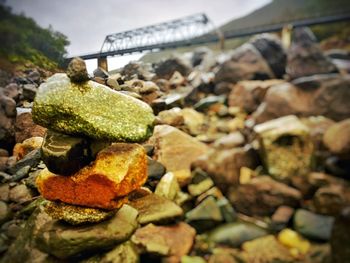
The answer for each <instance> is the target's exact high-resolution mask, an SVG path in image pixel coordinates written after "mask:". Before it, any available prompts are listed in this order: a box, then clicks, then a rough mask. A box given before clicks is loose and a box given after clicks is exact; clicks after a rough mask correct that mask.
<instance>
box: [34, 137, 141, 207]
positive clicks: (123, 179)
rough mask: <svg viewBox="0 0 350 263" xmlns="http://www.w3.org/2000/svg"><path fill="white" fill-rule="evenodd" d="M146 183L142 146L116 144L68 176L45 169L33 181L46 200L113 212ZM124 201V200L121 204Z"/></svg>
mask: <svg viewBox="0 0 350 263" xmlns="http://www.w3.org/2000/svg"><path fill="white" fill-rule="evenodd" d="M146 179H147V159H146V152H145V150H144V148H143V147H142V146H141V145H138V144H126V143H116V144H113V145H112V146H110V147H108V148H106V149H104V150H102V151H100V152H99V153H98V155H97V157H96V160H95V161H94V162H93V163H91V164H90V165H89V166H86V167H84V168H83V169H81V170H80V171H78V172H77V173H75V174H73V175H71V176H59V175H56V174H53V173H51V172H50V171H49V170H48V169H44V170H42V171H41V173H40V174H39V176H38V177H37V179H36V184H37V187H38V190H39V192H40V193H41V194H42V196H43V197H45V198H46V199H48V200H52V201H56V200H59V201H62V202H65V203H68V204H73V205H81V206H88V207H94V208H104V209H115V208H118V207H120V206H121V205H122V204H123V203H124V202H125V196H126V195H128V194H129V193H130V192H131V191H133V190H135V189H137V188H139V187H141V186H142V185H143V184H144V183H145V182H146ZM123 199H124V200H123Z"/></svg>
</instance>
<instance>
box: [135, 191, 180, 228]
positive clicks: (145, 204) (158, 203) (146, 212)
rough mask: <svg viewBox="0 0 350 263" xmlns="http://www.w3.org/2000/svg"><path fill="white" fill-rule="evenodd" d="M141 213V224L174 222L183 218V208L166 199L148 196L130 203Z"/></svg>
mask: <svg viewBox="0 0 350 263" xmlns="http://www.w3.org/2000/svg"><path fill="white" fill-rule="evenodd" d="M129 205H131V206H132V207H134V208H135V209H137V210H138V211H139V217H138V221H139V223H140V224H142V225H144V224H148V223H158V222H167V221H172V220H174V219H176V218H179V217H181V216H182V214H183V211H182V209H181V207H179V206H178V205H176V204H175V203H174V202H172V201H170V200H169V199H167V198H165V197H161V196H158V195H155V194H148V195H146V196H144V197H141V198H138V199H135V200H133V201H131V202H130V203H129Z"/></svg>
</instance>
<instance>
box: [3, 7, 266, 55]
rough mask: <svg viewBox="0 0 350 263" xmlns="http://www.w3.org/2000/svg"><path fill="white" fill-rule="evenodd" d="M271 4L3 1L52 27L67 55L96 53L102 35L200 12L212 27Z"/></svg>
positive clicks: (102, 38) (101, 41)
mask: <svg viewBox="0 0 350 263" xmlns="http://www.w3.org/2000/svg"><path fill="white" fill-rule="evenodd" d="M270 1H271V0H101V1H96V0H7V1H6V3H7V5H10V6H11V7H12V9H13V10H14V11H15V12H16V13H20V12H24V13H25V15H26V16H29V17H32V18H33V19H34V20H35V21H36V22H37V23H38V24H39V25H41V26H43V27H48V26H49V25H52V26H53V28H54V29H55V30H58V31H60V32H62V33H63V34H65V35H66V36H67V37H68V39H69V40H70V42H71V44H70V45H69V46H68V48H67V50H68V55H69V56H73V55H79V54H86V53H89V52H96V51H99V50H100V48H101V45H102V43H103V40H104V38H105V36H106V35H108V34H111V33H117V32H121V31H125V30H130V29H134V28H137V27H142V26H147V25H152V24H154V23H160V22H164V21H167V20H172V19H176V18H181V17H183V16H187V15H191V14H195V13H200V12H204V13H206V14H207V15H208V16H209V18H210V19H211V20H212V21H213V22H214V24H216V25H221V24H223V23H225V22H228V21H230V20H231V19H233V18H237V17H240V16H244V15H246V14H248V13H250V12H252V11H253V10H255V9H257V8H259V7H261V6H263V5H265V4H266V3H268V2H270Z"/></svg>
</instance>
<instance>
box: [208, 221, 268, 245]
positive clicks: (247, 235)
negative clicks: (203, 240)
mask: <svg viewBox="0 0 350 263" xmlns="http://www.w3.org/2000/svg"><path fill="white" fill-rule="evenodd" d="M267 234H268V233H267V231H266V230H264V229H262V228H260V227H258V226H256V225H253V224H249V223H229V224H224V225H221V226H219V227H216V228H215V229H214V230H212V231H211V232H210V234H209V241H211V242H214V243H216V244H221V245H226V246H230V247H240V246H241V245H242V244H243V243H244V242H246V241H249V240H253V239H256V238H258V237H262V236H266V235H267Z"/></svg>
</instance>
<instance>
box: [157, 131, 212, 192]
mask: <svg viewBox="0 0 350 263" xmlns="http://www.w3.org/2000/svg"><path fill="white" fill-rule="evenodd" d="M151 139H153V140H154V141H155V159H156V160H157V161H159V162H160V163H162V164H163V165H164V166H165V167H166V169H167V171H168V172H172V173H174V174H175V176H176V178H177V179H178V182H179V184H180V185H181V186H182V185H185V184H187V183H188V182H189V180H190V178H191V170H190V168H191V163H192V162H193V161H194V160H196V159H197V158H198V157H199V156H200V155H202V154H204V153H206V151H207V150H208V146H206V145H205V144H204V143H201V142H199V141H198V140H196V139H195V138H193V137H191V136H190V135H188V134H186V133H184V132H182V131H180V130H178V129H176V128H174V127H171V126H168V125H157V126H156V127H155V130H154V135H153V137H152V138H151Z"/></svg>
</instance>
